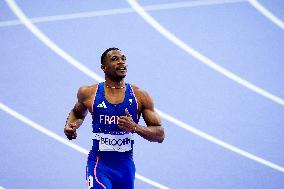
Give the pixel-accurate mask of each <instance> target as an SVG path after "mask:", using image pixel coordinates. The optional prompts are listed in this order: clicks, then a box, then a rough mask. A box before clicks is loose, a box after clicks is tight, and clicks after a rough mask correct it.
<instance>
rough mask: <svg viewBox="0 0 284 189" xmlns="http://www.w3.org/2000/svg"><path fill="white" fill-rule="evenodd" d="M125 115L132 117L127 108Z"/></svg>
mask: <svg viewBox="0 0 284 189" xmlns="http://www.w3.org/2000/svg"><path fill="white" fill-rule="evenodd" d="M125 115H126V117H131V115H130V113H129V111H128V109H127V108H125Z"/></svg>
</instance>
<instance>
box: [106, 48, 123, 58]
mask: <svg viewBox="0 0 284 189" xmlns="http://www.w3.org/2000/svg"><path fill="white" fill-rule="evenodd" d="M113 56H119V57H121V56H125V55H124V54H123V53H122V52H121V51H119V50H111V51H109V52H108V53H107V57H113Z"/></svg>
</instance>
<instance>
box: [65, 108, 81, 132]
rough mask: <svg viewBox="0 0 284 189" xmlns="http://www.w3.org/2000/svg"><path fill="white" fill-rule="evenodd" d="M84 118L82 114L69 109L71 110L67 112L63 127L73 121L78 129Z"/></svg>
mask: <svg viewBox="0 0 284 189" xmlns="http://www.w3.org/2000/svg"><path fill="white" fill-rule="evenodd" d="M84 119H85V117H84V116H82V115H81V116H80V115H78V113H76V112H75V111H74V110H71V112H70V113H69V115H68V118H67V120H66V124H65V127H66V126H68V125H70V123H75V125H76V129H78V128H79V127H80V126H81V125H82V123H83V121H84Z"/></svg>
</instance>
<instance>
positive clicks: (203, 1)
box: [0, 0, 247, 27]
mask: <svg viewBox="0 0 284 189" xmlns="http://www.w3.org/2000/svg"><path fill="white" fill-rule="evenodd" d="M246 1H247V0H199V1H189V2H188V1H186V2H176V3H165V4H157V5H149V6H144V9H145V10H147V11H159V10H170V9H178V8H188V7H197V6H209V5H217V4H225V3H240V2H246ZM134 12H135V11H134V10H133V9H132V8H119V9H107V10H99V11H89V12H81V13H74V14H62V15H54V16H44V17H34V18H29V20H30V21H31V22H32V23H42V22H52V21H63V20H71V19H81V18H90V17H97V16H111V15H118V14H128V13H134ZM21 24H22V22H20V21H19V20H6V21H2V22H0V27H6V26H15V25H21Z"/></svg>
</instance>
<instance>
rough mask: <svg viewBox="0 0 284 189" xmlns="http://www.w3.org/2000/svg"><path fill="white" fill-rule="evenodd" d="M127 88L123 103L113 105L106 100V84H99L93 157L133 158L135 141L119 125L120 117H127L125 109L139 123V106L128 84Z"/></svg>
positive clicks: (95, 102) (95, 112)
mask: <svg viewBox="0 0 284 189" xmlns="http://www.w3.org/2000/svg"><path fill="white" fill-rule="evenodd" d="M125 87H126V90H125V95H124V100H123V102H122V103H119V104H111V103H110V102H108V101H107V99H106V98H105V92H104V82H102V83H99V84H98V87H97V91H96V96H95V99H94V104H93V114H92V118H93V121H92V127H93V134H94V136H95V137H94V138H93V147H92V150H91V153H92V154H93V155H98V156H100V157H102V158H111V159H119V158H123V159H124V158H127V159H128V158H130V159H132V158H133V144H134V140H133V139H132V138H131V137H130V136H132V133H129V132H126V131H122V130H121V129H120V128H119V127H118V124H117V121H118V117H119V116H125V109H127V110H128V112H129V113H130V115H131V116H132V119H133V121H134V122H135V123H138V121H139V115H138V104H137V100H136V97H135V94H134V92H133V89H132V87H131V85H130V84H127V83H126V84H125ZM109 146H111V147H110V148H109ZM108 148H109V149H108Z"/></svg>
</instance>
